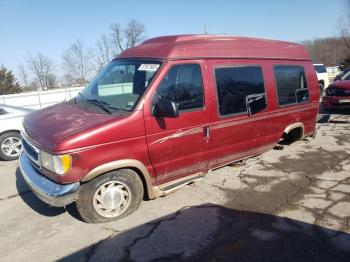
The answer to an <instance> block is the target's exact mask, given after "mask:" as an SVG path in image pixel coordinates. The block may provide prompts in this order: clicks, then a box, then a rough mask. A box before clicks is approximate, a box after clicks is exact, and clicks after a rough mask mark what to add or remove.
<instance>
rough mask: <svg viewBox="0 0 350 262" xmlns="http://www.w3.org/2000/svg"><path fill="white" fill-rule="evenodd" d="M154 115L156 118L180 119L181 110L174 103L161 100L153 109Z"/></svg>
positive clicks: (164, 99)
mask: <svg viewBox="0 0 350 262" xmlns="http://www.w3.org/2000/svg"><path fill="white" fill-rule="evenodd" d="M152 115H153V116H155V117H169V118H176V117H179V109H178V107H177V104H176V103H175V102H174V101H171V100H169V99H166V98H160V99H159V100H158V102H156V103H155V104H154V105H153V107H152Z"/></svg>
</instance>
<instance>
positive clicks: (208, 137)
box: [203, 126, 210, 141]
mask: <svg viewBox="0 0 350 262" xmlns="http://www.w3.org/2000/svg"><path fill="white" fill-rule="evenodd" d="M203 131H204V137H205V140H207V141H208V140H209V139H210V126H205V127H204V128H203Z"/></svg>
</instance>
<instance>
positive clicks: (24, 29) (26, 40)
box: [0, 0, 348, 73]
mask: <svg viewBox="0 0 350 262" xmlns="http://www.w3.org/2000/svg"><path fill="white" fill-rule="evenodd" d="M346 8H348V7H347V5H346V0H289V1H287V0H244V1H238V0H231V1H229V0H211V1H209V0H192V1H191V0H173V1H166V0H163V1H161V0H143V1H142V0H133V1H125V0H124V1H117V0H114V1H113V0H96V1H88V0H85V1H83V0H0V64H3V65H5V66H6V67H7V68H9V69H11V70H13V71H14V72H15V73H16V71H17V70H18V65H19V64H21V63H22V64H25V57H26V56H27V55H28V54H29V53H31V54H35V53H37V52H41V53H43V54H44V55H46V56H49V57H50V58H52V59H53V60H54V61H55V63H56V68H57V70H58V71H59V72H60V68H61V67H60V62H61V57H62V53H63V50H64V49H67V48H68V47H69V45H70V44H71V43H73V42H74V41H76V40H80V41H83V42H84V44H85V45H86V46H91V47H93V46H94V45H95V43H96V41H97V39H98V38H99V36H100V35H101V34H103V33H106V34H109V33H111V31H110V25H111V24H112V23H120V24H122V25H125V24H127V22H128V21H130V20H131V19H136V20H138V21H140V22H142V23H143V24H144V25H145V26H146V29H147V36H148V37H154V36H160V35H171V34H192V33H203V32H204V24H206V26H207V30H208V33H210V34H230V35H240V36H253V37H261V38H270V39H278V40H287V41H292V42H300V41H303V40H310V39H314V38H321V37H327V36H334V35H336V34H337V33H338V31H337V24H338V23H339V19H340V18H341V17H342V16H343V15H344V14H345V13H346V12H347V11H348V10H347V9H346Z"/></svg>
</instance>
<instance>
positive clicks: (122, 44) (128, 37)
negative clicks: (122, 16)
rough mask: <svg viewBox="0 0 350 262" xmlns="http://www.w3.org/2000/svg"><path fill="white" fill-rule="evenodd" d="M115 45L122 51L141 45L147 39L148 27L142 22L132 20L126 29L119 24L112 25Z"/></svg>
mask: <svg viewBox="0 0 350 262" xmlns="http://www.w3.org/2000/svg"><path fill="white" fill-rule="evenodd" d="M111 28H112V31H113V34H114V39H115V45H116V47H117V48H118V49H119V50H120V51H124V50H125V49H128V48H130V47H134V46H136V45H137V44H140V43H141V42H142V41H143V40H145V38H146V35H145V33H146V27H145V25H144V24H142V23H141V22H139V21H137V20H135V19H132V20H131V21H130V22H129V23H128V24H127V26H126V28H125V29H123V28H122V26H121V25H120V24H118V23H115V24H112V25H111Z"/></svg>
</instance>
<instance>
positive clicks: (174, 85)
mask: <svg viewBox="0 0 350 262" xmlns="http://www.w3.org/2000/svg"><path fill="white" fill-rule="evenodd" d="M157 93H158V96H159V97H164V98H167V99H169V100H172V101H174V102H176V103H177V106H178V108H179V110H189V109H197V108H202V107H203V103H204V97H203V83H202V74H201V68H200V66H199V65H197V64H186V65H175V66H173V67H172V68H171V69H170V70H169V72H168V73H167V74H166V76H165V77H164V79H163V80H162V82H161V83H160V85H159V87H158V90H157Z"/></svg>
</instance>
